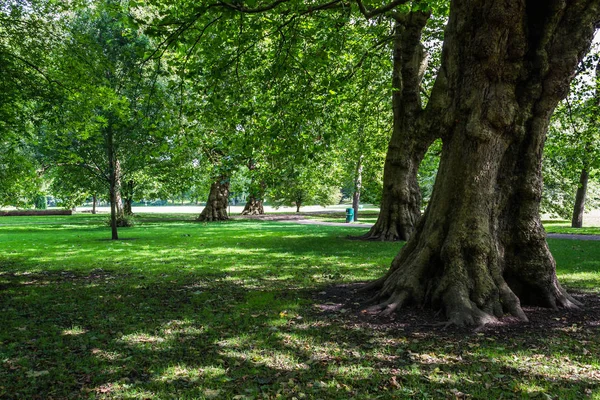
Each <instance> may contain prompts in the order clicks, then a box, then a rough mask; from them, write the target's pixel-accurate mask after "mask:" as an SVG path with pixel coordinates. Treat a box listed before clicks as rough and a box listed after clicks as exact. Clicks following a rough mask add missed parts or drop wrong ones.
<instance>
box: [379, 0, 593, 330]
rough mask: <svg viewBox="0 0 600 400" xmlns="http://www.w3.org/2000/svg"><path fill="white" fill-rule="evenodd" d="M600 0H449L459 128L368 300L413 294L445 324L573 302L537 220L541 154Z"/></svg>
mask: <svg viewBox="0 0 600 400" xmlns="http://www.w3.org/2000/svg"><path fill="white" fill-rule="evenodd" d="M598 3H600V1H598V0H594V1H583V0H580V1H571V2H569V3H568V4H567V3H564V2H562V1H548V2H509V3H507V2H497V1H493V0H479V1H460V0H457V1H453V2H452V6H451V12H450V20H449V23H448V26H447V28H446V35H445V43H444V51H443V55H442V68H441V70H440V73H439V77H438V81H439V82H438V81H436V86H441V87H442V88H445V90H444V91H443V92H446V93H448V95H449V96H451V97H450V99H451V103H450V104H448V111H447V112H449V113H450V115H452V119H453V121H454V126H453V127H452V130H451V131H450V132H449V133H448V134H442V135H441V136H442V139H443V142H444V145H443V149H442V158H441V162H440V168H439V172H438V175H437V179H436V183H435V186H434V190H433V194H432V198H431V202H430V203H429V206H428V208H427V211H426V212H425V215H424V216H423V218H422V219H421V220H420V222H419V224H418V226H417V230H416V232H415V234H414V236H413V237H412V238H411V239H410V241H409V242H408V243H407V245H406V246H405V247H404V248H403V249H402V251H401V252H400V254H399V255H398V256H397V257H396V259H395V260H394V261H393V263H392V266H391V268H390V270H389V271H388V273H387V274H386V275H385V276H384V277H383V278H381V279H379V280H378V281H376V282H374V283H373V284H371V285H369V287H371V288H378V289H379V291H378V293H377V296H376V299H378V300H380V301H381V302H380V303H379V304H378V305H377V306H375V307H374V308H373V309H376V310H383V311H384V312H385V313H390V312H392V311H394V310H395V309H397V308H398V307H400V306H402V305H404V304H406V303H408V302H415V303H417V304H421V305H430V306H433V307H436V308H442V309H444V310H445V313H446V317H447V318H448V319H449V323H454V324H457V325H464V324H467V325H476V324H484V323H486V322H488V321H491V320H494V319H495V318H496V317H500V316H502V315H504V313H510V314H512V315H514V316H516V317H519V318H521V319H523V320H526V316H525V314H524V312H523V310H522V308H521V303H534V304H538V305H543V306H550V307H574V306H576V305H577V304H578V303H577V301H575V300H574V299H573V298H572V297H570V296H569V295H568V294H567V293H566V292H565V291H564V289H563V288H562V287H561V286H560V284H559V283H558V281H557V278H556V271H555V263H554V259H553V258H552V255H551V254H550V251H549V250H548V246H547V244H546V239H545V237H546V235H545V232H544V229H543V227H542V224H541V221H540V217H539V202H540V198H541V190H542V178H541V157H542V150H543V143H544V139H545V134H546V130H547V127H548V123H549V118H550V115H551V114H552V112H553V110H554V108H555V107H556V105H557V103H558V101H560V100H561V99H562V98H563V97H564V96H565V95H566V93H567V91H568V88H569V82H570V79H571V78H572V75H573V73H574V71H575V68H576V66H577V63H578V62H579V60H581V58H582V57H583V55H584V54H585V51H587V49H588V48H589V45H590V42H591V40H592V37H593V34H594V29H595V26H594V25H595V23H596V21H597V20H598V19H599V17H600V12H599V4H598ZM483 22H485V23H483ZM436 93H441V92H437V91H436V89H435V88H434V93H433V94H432V99H431V100H430V104H435V103H437V102H438V100H437V99H434V98H433V97H434V96H437V94H436ZM426 111H427V112H429V106H428V110H426ZM436 112H437V111H436ZM430 117H431V118H433V117H434V116H430Z"/></svg>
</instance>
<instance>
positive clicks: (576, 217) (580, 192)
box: [571, 168, 590, 228]
mask: <svg viewBox="0 0 600 400" xmlns="http://www.w3.org/2000/svg"><path fill="white" fill-rule="evenodd" d="M589 175H590V174H589V172H588V170H587V168H583V169H582V170H581V174H580V175H579V186H577V193H576V194H575V206H574V207H573V218H572V219H571V227H572V228H581V227H582V226H583V213H584V212H585V198H586V195H587V185H588V180H589Z"/></svg>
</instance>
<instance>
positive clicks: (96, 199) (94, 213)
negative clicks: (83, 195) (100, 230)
mask: <svg viewBox="0 0 600 400" xmlns="http://www.w3.org/2000/svg"><path fill="white" fill-rule="evenodd" d="M97 202H98V198H97V196H96V195H95V194H94V195H92V214H93V215H96V203H97Z"/></svg>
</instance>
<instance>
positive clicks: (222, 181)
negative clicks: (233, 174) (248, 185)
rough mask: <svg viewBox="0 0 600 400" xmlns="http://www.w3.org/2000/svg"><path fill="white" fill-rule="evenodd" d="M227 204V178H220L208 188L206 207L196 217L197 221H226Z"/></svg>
mask: <svg viewBox="0 0 600 400" xmlns="http://www.w3.org/2000/svg"><path fill="white" fill-rule="evenodd" d="M228 203H229V178H228V177H224V176H221V177H219V178H218V179H217V181H216V182H214V183H213V184H212V185H211V186H210V193H209V194H208V201H207V202H206V207H204V210H202V212H201V213H200V216H198V221H206V222H212V221H226V220H228V219H229V216H228V215H227V205H228Z"/></svg>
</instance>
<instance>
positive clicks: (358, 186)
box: [352, 154, 363, 222]
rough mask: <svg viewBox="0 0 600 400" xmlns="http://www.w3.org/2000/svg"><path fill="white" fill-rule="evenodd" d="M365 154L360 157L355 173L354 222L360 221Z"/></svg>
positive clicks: (353, 195)
mask: <svg viewBox="0 0 600 400" xmlns="http://www.w3.org/2000/svg"><path fill="white" fill-rule="evenodd" d="M362 160H363V156H362V154H361V155H360V157H358V162H357V163H356V174H355V175H354V193H353V194H352V208H353V209H354V222H356V221H358V206H359V205H360V191H361V189H362V171H363V163H362Z"/></svg>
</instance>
